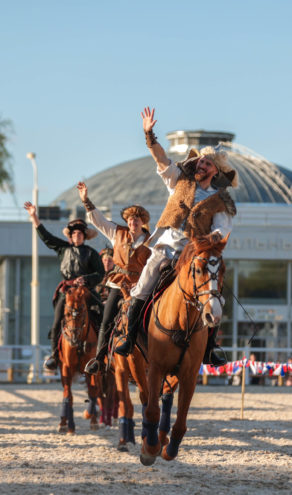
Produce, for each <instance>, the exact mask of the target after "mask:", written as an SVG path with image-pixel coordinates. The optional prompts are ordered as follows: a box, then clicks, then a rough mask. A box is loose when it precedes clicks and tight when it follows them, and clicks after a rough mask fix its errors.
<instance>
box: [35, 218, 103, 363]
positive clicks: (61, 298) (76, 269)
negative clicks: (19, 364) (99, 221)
mask: <svg viewBox="0 0 292 495" xmlns="http://www.w3.org/2000/svg"><path fill="white" fill-rule="evenodd" d="M84 223H85V222H84ZM85 225H86V224H85ZM37 233H38V235H39V237H40V239H41V240H42V241H43V242H44V244H46V246H47V247H48V248H49V249H54V251H56V253H57V254H58V258H59V259H60V262H61V264H60V271H61V274H62V276H63V280H64V281H69V280H72V281H73V280H74V279H76V278H78V277H81V276H82V277H83V278H84V281H85V283H86V285H87V286H88V287H89V288H90V289H91V292H92V299H91V301H90V302H89V304H94V303H96V299H97V298H98V297H99V296H98V295H97V294H96V293H95V291H94V290H93V288H94V287H95V286H96V285H97V284H98V283H99V282H100V281H101V280H102V278H103V276H104V267H103V263H102V261H101V257H100V255H99V254H98V253H97V252H96V251H95V250H94V249H93V248H92V247H90V246H87V245H85V244H82V245H81V246H74V245H73V244H70V243H69V242H68V241H65V240H63V239H60V238H59V237H55V236H54V235H52V234H50V232H48V231H47V230H46V229H45V227H44V226H43V225H42V224H41V225H39V226H38V227H37ZM64 302H65V294H64V292H62V283H61V284H59V286H58V288H57V290H56V293H55V296H54V310H55V317H54V322H53V326H52V328H51V330H50V338H51V343H52V351H53V354H56V350H57V347H58V340H59V335H60V323H61V320H62V317H63V312H64ZM46 366H47V367H48V363H46ZM53 368H54V366H53ZM53 368H52V369H53Z"/></svg>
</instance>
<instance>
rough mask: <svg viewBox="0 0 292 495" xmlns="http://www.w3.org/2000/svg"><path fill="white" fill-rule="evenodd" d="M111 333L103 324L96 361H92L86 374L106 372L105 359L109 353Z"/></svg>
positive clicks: (87, 366) (99, 333) (88, 364)
mask: <svg viewBox="0 0 292 495" xmlns="http://www.w3.org/2000/svg"><path fill="white" fill-rule="evenodd" d="M108 337H109V332H106V331H105V327H104V325H103V324H102V325H101V327H100V329H99V332H98V341H97V349H96V357H95V359H94V360H92V359H91V360H90V361H89V362H88V363H87V365H86V367H85V371H86V373H89V374H90V375H95V374H96V373H97V372H98V371H103V370H104V358H105V356H106V353H107V346H108Z"/></svg>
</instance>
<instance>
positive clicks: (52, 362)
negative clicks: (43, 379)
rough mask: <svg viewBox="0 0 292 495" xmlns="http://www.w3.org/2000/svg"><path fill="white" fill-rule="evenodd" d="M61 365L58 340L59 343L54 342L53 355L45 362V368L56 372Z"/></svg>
mask: <svg viewBox="0 0 292 495" xmlns="http://www.w3.org/2000/svg"><path fill="white" fill-rule="evenodd" d="M58 364H59V351H58V340H57V343H56V342H54V341H52V354H51V355H50V356H49V357H48V359H46V361H45V362H44V368H47V369H48V370H56V369H57V368H58Z"/></svg>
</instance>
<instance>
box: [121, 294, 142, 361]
mask: <svg viewBox="0 0 292 495" xmlns="http://www.w3.org/2000/svg"><path fill="white" fill-rule="evenodd" d="M144 303H145V301H143V300H142V299H137V298H136V297H133V298H132V300H131V305H130V307H129V312H128V333H127V338H126V341H125V342H124V343H123V344H122V345H120V346H119V347H117V348H116V349H115V352H116V353H117V354H121V356H125V357H127V356H128V355H129V354H132V352H133V349H134V347H135V343H136V339H137V334H138V324H137V323H138V321H137V320H138V317H139V315H140V313H141V309H142V308H143V306H144Z"/></svg>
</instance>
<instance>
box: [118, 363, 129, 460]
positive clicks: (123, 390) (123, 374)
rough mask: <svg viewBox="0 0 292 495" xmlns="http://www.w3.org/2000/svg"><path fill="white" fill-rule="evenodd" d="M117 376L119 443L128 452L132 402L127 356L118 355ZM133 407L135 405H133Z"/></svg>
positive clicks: (120, 448) (119, 446)
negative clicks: (130, 406) (129, 419)
mask: <svg viewBox="0 0 292 495" xmlns="http://www.w3.org/2000/svg"><path fill="white" fill-rule="evenodd" d="M115 378H116V386H117V393H118V398H119V414H118V415H119V435H120V437H119V444H118V447H117V448H118V450H120V451H122V452H123V451H124V452H128V447H127V438H128V417H129V405H130V404H131V399H130V394H129V385H128V381H129V369H128V366H127V360H126V358H124V357H122V356H118V355H116V362H115ZM132 407H133V406H132Z"/></svg>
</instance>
